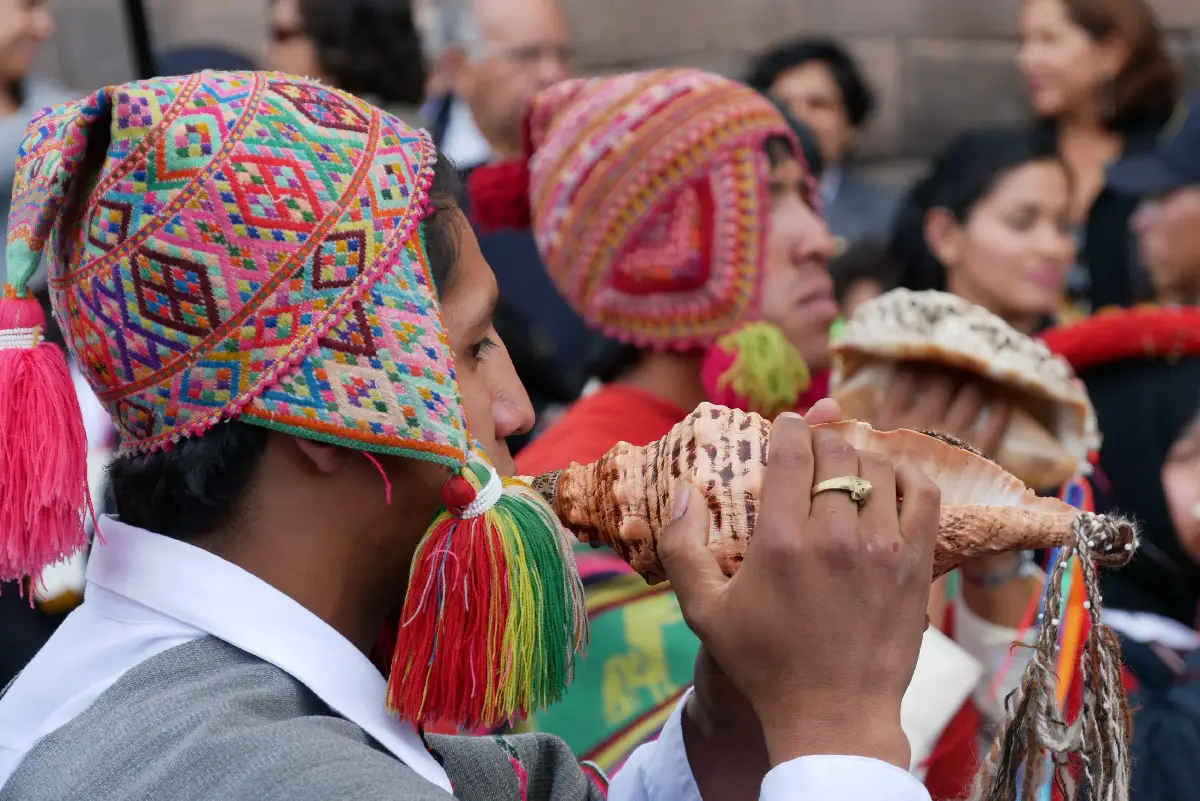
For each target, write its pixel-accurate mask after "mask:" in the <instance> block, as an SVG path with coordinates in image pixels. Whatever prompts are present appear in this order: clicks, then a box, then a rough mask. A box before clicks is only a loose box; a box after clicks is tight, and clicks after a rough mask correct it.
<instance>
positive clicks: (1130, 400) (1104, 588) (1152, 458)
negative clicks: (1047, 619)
mask: <svg viewBox="0 0 1200 801" xmlns="http://www.w3.org/2000/svg"><path fill="white" fill-rule="evenodd" d="M1080 377H1081V378H1082V379H1083V382H1084V384H1085V385H1086V386H1087V390H1088V394H1089V395H1090V396H1091V399H1092V404H1093V405H1094V406H1095V409H1096V420H1097V423H1098V424H1099V427H1100V430H1101V431H1102V432H1103V435H1104V442H1103V444H1102V445H1101V447H1100V464H1099V468H1100V471H1101V472H1102V473H1103V476H1104V478H1105V479H1106V480H1107V484H1108V485H1109V486H1108V487H1107V488H1106V489H1107V492H1101V493H1099V494H1098V495H1097V498H1096V500H1097V509H1098V511H1100V512H1115V513H1120V514H1123V515H1125V516H1127V517H1131V518H1133V519H1135V520H1136V521H1137V522H1138V523H1139V524H1140V526H1141V529H1142V542H1141V547H1140V548H1139V549H1138V552H1137V554H1136V555H1135V556H1134V558H1133V560H1132V561H1131V562H1130V563H1129V564H1128V565H1127V566H1126V567H1124V568H1122V569H1120V570H1104V571H1101V573H1100V589H1101V592H1102V594H1103V596H1104V604H1105V606H1109V607H1112V608H1114V609H1123V610H1125V611H1128V612H1148V613H1150V614H1155V615H1160V616H1162V617H1166V618H1171V619H1172V620H1175V621H1178V622H1179V623H1182V624H1183V625H1185V626H1195V625H1196V616H1197V611H1198V610H1197V607H1200V566H1198V565H1196V563H1194V562H1193V561H1192V560H1191V559H1190V558H1189V557H1188V555H1187V554H1186V553H1185V552H1184V550H1183V547H1182V546H1181V545H1180V544H1179V539H1178V537H1176V535H1175V529H1174V526H1173V525H1172V524H1171V518H1170V514H1169V512H1168V510H1167V501H1166V497H1165V495H1164V494H1163V488H1162V477H1161V471H1162V465H1163V462H1165V461H1166V458H1167V453H1168V452H1169V451H1170V449H1171V446H1172V445H1174V444H1175V441H1176V440H1177V439H1178V438H1179V437H1180V435H1181V434H1182V433H1183V432H1184V430H1185V429H1186V427H1187V425H1188V424H1189V423H1190V422H1191V421H1192V420H1193V419H1194V418H1195V415H1196V412H1197V409H1198V408H1200V356H1183V357H1180V358H1178V359H1165V358H1164V359H1145V360H1141V359H1138V360H1127V361H1121V362H1115V363H1113V364H1106V365H1103V366H1098V367H1094V368H1091V369H1088V370H1085V371H1082V373H1081V375H1080ZM1098 483H1099V484H1101V485H1102V484H1103V483H1104V482H1098ZM1105 495H1107V496H1108V497H1104V496H1105ZM1197 753H1200V752H1197ZM1195 797H1196V798H1200V795H1197V796H1195Z"/></svg>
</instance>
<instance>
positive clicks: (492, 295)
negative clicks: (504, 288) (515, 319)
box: [467, 281, 500, 331]
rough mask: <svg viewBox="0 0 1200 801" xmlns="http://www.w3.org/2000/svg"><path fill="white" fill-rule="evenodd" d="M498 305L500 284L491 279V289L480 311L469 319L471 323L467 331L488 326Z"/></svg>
mask: <svg viewBox="0 0 1200 801" xmlns="http://www.w3.org/2000/svg"><path fill="white" fill-rule="evenodd" d="M499 305H500V286H499V284H497V283H496V282H495V281H492V286H491V291H490V292H489V294H488V301H487V304H486V305H484V306H483V308H482V310H481V311H480V313H479V314H478V315H477V316H476V317H475V318H474V319H473V320H471V325H470V327H469V328H468V329H467V330H468V331H479V330H481V329H485V328H490V327H491V325H492V320H493V319H494V318H495V316H496V309H497V308H498V307H499Z"/></svg>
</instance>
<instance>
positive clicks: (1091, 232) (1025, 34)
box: [1018, 0, 1180, 311]
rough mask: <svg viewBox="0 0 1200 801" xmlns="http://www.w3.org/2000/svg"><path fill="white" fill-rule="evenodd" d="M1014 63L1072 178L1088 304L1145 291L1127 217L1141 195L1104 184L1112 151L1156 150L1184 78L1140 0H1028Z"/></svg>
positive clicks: (1079, 288) (1143, 295)
mask: <svg viewBox="0 0 1200 801" xmlns="http://www.w3.org/2000/svg"><path fill="white" fill-rule="evenodd" d="M1020 25H1021V50H1020V55H1019V58H1018V63H1019V65H1020V68H1021V72H1022V74H1023V75H1024V77H1025V83H1026V86H1027V88H1028V91H1029V99H1030V102H1031V103H1032V105H1033V110H1034V113H1035V114H1036V115H1037V117H1038V118H1039V119H1040V120H1041V124H1042V126H1043V127H1044V129H1045V130H1046V131H1047V132H1048V133H1050V134H1051V135H1053V136H1054V138H1055V140H1056V141H1057V144H1058V148H1059V150H1060V151H1061V153H1062V155H1063V159H1064V160H1065V161H1066V163H1067V165H1068V167H1069V168H1070V170H1071V173H1072V176H1073V177H1074V194H1073V199H1072V211H1071V217H1072V220H1073V222H1074V223H1075V224H1076V225H1077V226H1078V227H1079V232H1080V263H1081V267H1082V269H1080V270H1078V271H1076V273H1075V275H1074V276H1073V277H1072V293H1073V294H1074V295H1076V296H1077V297H1078V299H1079V300H1080V301H1081V302H1082V303H1081V305H1082V306H1083V308H1084V310H1085V311H1086V310H1089V309H1091V310H1095V309H1099V308H1101V307H1104V306H1111V305H1117V306H1129V305H1132V304H1133V303H1136V302H1139V301H1144V300H1146V299H1148V297H1149V294H1150V291H1149V284H1148V282H1147V280H1146V276H1145V274H1144V272H1143V271H1142V269H1141V268H1140V266H1139V265H1138V263H1137V256H1136V253H1135V249H1134V247H1133V244H1132V240H1131V237H1130V233H1129V219H1130V217H1131V215H1132V214H1133V212H1134V209H1135V208H1136V207H1137V203H1138V200H1139V198H1137V197H1130V196H1126V195H1122V194H1120V193H1117V192H1114V191H1112V190H1111V189H1110V188H1109V187H1108V186H1107V185H1106V179H1105V167H1106V165H1108V164H1109V163H1110V162H1112V161H1113V160H1114V159H1116V158H1117V157H1119V156H1121V155H1122V154H1124V155H1129V154H1133V153H1141V152H1144V151H1148V150H1153V149H1154V148H1155V146H1156V144H1157V139H1158V135H1159V133H1160V132H1161V131H1162V130H1163V128H1164V126H1165V125H1166V124H1167V122H1168V120H1170V118H1171V115H1172V114H1173V113H1174V110H1175V107H1176V103H1177V101H1178V99H1179V92H1180V80H1179V75H1178V72H1177V70H1176V68H1175V65H1174V64H1173V63H1172V61H1171V58H1170V55H1169V54H1168V53H1167V51H1166V45H1165V42H1164V41H1163V33H1162V29H1161V28H1160V26H1159V24H1158V20H1157V18H1156V17H1155V14H1154V11H1153V9H1152V8H1151V7H1150V5H1149V4H1148V3H1147V2H1146V0H1024V2H1023V3H1022V5H1021V19H1020Z"/></svg>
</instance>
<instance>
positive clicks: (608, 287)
mask: <svg viewBox="0 0 1200 801" xmlns="http://www.w3.org/2000/svg"><path fill="white" fill-rule="evenodd" d="M524 133H525V153H526V157H525V159H524V161H522V162H519V163H509V164H504V165H497V166H494V167H490V168H479V169H477V170H475V171H474V172H473V173H472V175H471V176H470V179H469V183H468V188H469V189H470V190H471V193H470V194H471V200H472V204H471V205H472V215H473V216H474V217H475V218H476V219H477V221H478V222H479V223H480V224H481V225H482V226H483V227H484V228H491V227H502V226H515V227H519V226H522V225H530V227H531V228H532V230H533V234H534V237H535V239H536V240H537V245H538V250H539V252H540V253H541V256H542V260H543V262H544V263H545V266H546V270H547V271H548V272H549V274H550V276H551V278H553V280H554V283H555V284H556V285H557V287H558V290H559V292H560V293H561V294H562V295H563V297H564V298H566V300H567V301H568V303H570V305H571V306H572V307H573V308H574V309H575V311H576V312H577V313H578V314H579V315H580V316H581V317H582V318H583V320H584V321H585V322H586V323H587V324H588V326H590V327H591V328H593V329H596V330H599V331H602V332H603V333H604V334H606V335H607V336H609V337H610V338H612V339H615V340H617V341H619V342H623V343H626V344H631V345H635V346H637V347H639V348H643V349H651V350H660V351H661V350H673V351H696V350H703V351H705V352H706V353H707V361H708V362H710V363H720V364H722V365H724V366H723V367H722V369H721V370H719V371H718V372H717V374H716V380H715V381H714V382H713V383H714V384H715V386H713V387H709V394H710V396H714V395H716V394H717V393H718V391H720V392H721V394H720V397H719V398H718V397H714V398H713V399H714V400H718V399H719V400H722V401H724V402H726V403H728V402H729V400H730V399H731V398H732V397H734V396H740V400H741V403H739V404H738V405H743V406H745V407H748V408H752V409H753V410H755V411H760V412H763V413H764V414H774V413H777V412H780V411H785V410H787V409H789V408H791V407H792V405H794V404H795V402H796V399H797V398H798V397H799V395H800V393H801V392H803V391H804V389H805V388H806V387H807V386H808V383H809V380H810V379H809V374H808V370H807V367H806V365H805V364H804V361H803V359H802V358H801V357H800V355H799V354H798V353H797V352H796V350H795V349H794V348H793V347H792V346H791V345H790V344H789V343H788V341H787V339H786V338H785V337H784V335H783V333H782V332H781V331H780V330H779V329H778V328H776V327H775V326H774V325H770V324H768V323H765V322H762V321H761V319H760V314H759V293H760V291H761V287H762V282H763V272H764V269H765V259H766V251H767V226H768V224H769V220H768V218H769V216H770V173H771V162H770V158H769V156H768V154H767V151H766V145H767V143H768V141H769V140H771V139H778V140H782V141H785V142H786V143H787V144H788V145H789V146H790V148H791V150H792V152H793V154H794V155H795V158H796V159H797V160H798V161H799V162H800V163H801V164H802V165H803V164H804V157H803V155H802V151H801V148H800V144H799V142H798V140H797V139H796V136H795V132H794V131H793V130H792V128H791V126H790V125H789V124H788V122H787V120H786V119H785V118H784V117H783V115H782V114H781V113H780V111H779V109H778V108H777V107H776V106H775V105H774V104H773V103H772V102H771V101H770V100H768V99H767V98H766V97H764V96H763V95H761V94H759V93H758V92H756V91H754V90H753V89H751V88H749V87H747V86H744V85H743V84H740V83H738V82H736V81H732V80H729V79H728V78H724V77H721V76H719V75H714V74H712V73H709V72H704V71H702V70H696V69H665V70H649V71H645V72H635V73H628V74H624V75H617V76H611V77H602V78H582V79H576V80H570V81H564V82H562V83H559V84H555V85H554V86H552V87H550V88H549V89H546V90H544V91H543V92H541V93H539V94H538V95H536V96H535V97H534V98H533V99H532V100H531V101H530V103H529V106H528V108H527V112H526V119H525V132H524ZM806 173H807V170H806ZM810 178H811V176H810ZM514 187H516V188H519V189H521V190H525V191H524V192H515V191H514ZM807 188H808V193H809V199H810V202H815V185H813V183H812V181H811V180H809V182H808V187H807ZM526 193H527V194H526ZM515 208H527V209H528V210H529V211H528V215H524V216H523V217H514V216H513V215H512V210H513V209H515ZM725 367H727V368H728V369H725ZM705 372H706V373H710V372H712V371H711V370H708V369H706V371H705ZM730 388H732V389H734V390H736V392H735V393H734V394H733V395H730V393H728V392H727V391H726V390H728V389H730Z"/></svg>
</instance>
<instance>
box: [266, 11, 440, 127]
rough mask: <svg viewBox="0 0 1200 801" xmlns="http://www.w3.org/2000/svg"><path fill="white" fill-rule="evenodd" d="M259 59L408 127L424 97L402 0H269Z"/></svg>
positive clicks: (416, 46)
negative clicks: (267, 30) (267, 39)
mask: <svg viewBox="0 0 1200 801" xmlns="http://www.w3.org/2000/svg"><path fill="white" fill-rule="evenodd" d="M267 64H268V66H269V67H270V68H271V69H275V70H279V71H281V72H287V73H290V74H292V75H308V76H311V77H313V78H319V79H321V80H323V81H325V82H326V83H329V84H332V85H334V86H336V87H338V88H339V89H345V90H346V91H347V92H353V93H354V94H356V95H359V96H361V97H363V98H366V99H367V100H370V101H371V102H373V103H376V104H378V105H380V106H382V107H383V108H386V109H387V110H388V111H389V112H391V113H392V114H395V115H396V116H398V117H400V118H401V119H403V120H405V121H406V122H411V123H414V124H415V123H416V122H417V120H418V113H417V112H418V109H419V108H420V106H421V103H423V102H424V100H425V83H426V68H425V57H424V54H423V52H422V50H421V39H420V36H419V35H418V32H417V27H416V23H415V21H414V20H413V8H412V3H411V2H409V0H271V44H270V48H269V49H268V51H267Z"/></svg>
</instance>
